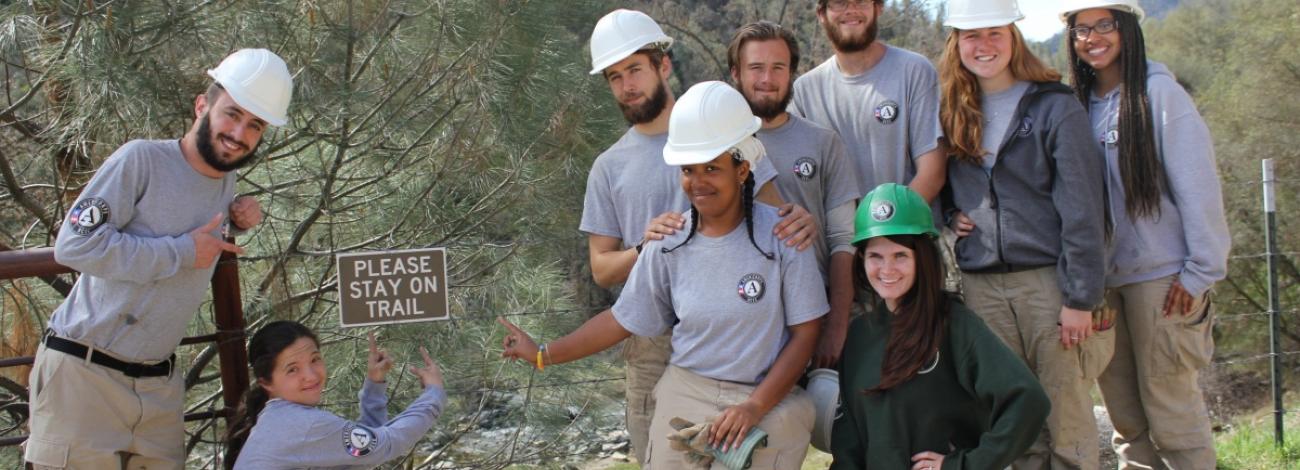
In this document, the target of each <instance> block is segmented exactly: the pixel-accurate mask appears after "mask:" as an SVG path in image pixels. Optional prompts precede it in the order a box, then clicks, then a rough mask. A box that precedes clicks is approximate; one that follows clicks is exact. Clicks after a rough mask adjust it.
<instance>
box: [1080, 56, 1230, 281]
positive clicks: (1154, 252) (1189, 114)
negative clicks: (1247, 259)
mask: <svg viewBox="0 0 1300 470" xmlns="http://www.w3.org/2000/svg"><path fill="white" fill-rule="evenodd" d="M1122 89H1123V88H1122V87H1120V88H1116V89H1114V90H1112V91H1111V92H1110V93H1107V94H1106V96H1102V97H1098V96H1091V97H1089V98H1090V100H1089V104H1088V112H1089V116H1091V118H1092V126H1093V127H1092V128H1093V133H1094V134H1095V135H1096V138H1097V142H1098V143H1099V144H1100V145H1101V146H1102V148H1103V149H1104V150H1105V152H1106V175H1107V184H1106V189H1107V190H1108V191H1109V193H1110V198H1109V201H1110V217H1111V222H1112V223H1113V224H1114V226H1115V232H1114V238H1113V239H1112V242H1111V254H1110V260H1109V262H1108V263H1107V269H1106V285H1107V286H1108V287H1115V286H1122V285H1127V284H1132V283H1136V282H1143V281H1150V280H1153V279H1159V278H1162V277H1165V276H1169V275H1171V274H1177V275H1178V281H1179V283H1181V284H1182V285H1183V288H1184V289H1187V292H1188V293H1189V294H1192V295H1193V296H1200V295H1201V294H1203V293H1205V291H1206V290H1208V289H1209V288H1210V286H1211V285H1213V284H1214V283H1215V282H1218V281H1219V280H1222V279H1223V277H1224V276H1225V275H1227V271H1228V250H1229V249H1230V247H1231V244H1232V237H1231V236H1229V235H1228V222H1227V220H1226V218H1225V217H1224V214H1223V190H1222V188H1221V185H1220V184H1219V173H1218V166H1217V165H1216V164H1215V160H1214V142H1213V140H1212V139H1211V136H1210V129H1209V128H1208V127H1206V126H1205V121H1204V120H1202V119H1201V115H1200V113H1198V112H1197V111H1196V105H1195V103H1193V102H1192V98H1191V97H1190V96H1188V95H1187V92H1186V91H1184V90H1183V87H1182V86H1180V85H1179V84H1178V82H1177V81H1176V80H1174V76H1173V74H1170V73H1169V70H1168V69H1166V68H1165V66H1164V65H1161V64H1159V63H1156V62H1150V61H1148V62H1147V97H1148V99H1149V100H1150V103H1151V117H1152V120H1153V121H1154V122H1153V123H1152V124H1153V126H1152V127H1153V128H1154V130H1155V144H1156V152H1157V153H1158V154H1159V157H1160V163H1161V167H1162V168H1163V170H1164V173H1165V181H1166V182H1167V183H1168V186H1167V187H1166V188H1165V191H1163V192H1162V193H1161V194H1160V215H1159V217H1143V218H1140V219H1136V220H1134V219H1133V218H1130V217H1129V214H1128V211H1127V209H1125V206H1124V197H1125V191H1124V181H1123V179H1122V177H1121V176H1120V172H1119V145H1118V144H1119V139H1120V138H1122V136H1120V135H1119V108H1120V106H1119V103H1120V90H1122Z"/></svg>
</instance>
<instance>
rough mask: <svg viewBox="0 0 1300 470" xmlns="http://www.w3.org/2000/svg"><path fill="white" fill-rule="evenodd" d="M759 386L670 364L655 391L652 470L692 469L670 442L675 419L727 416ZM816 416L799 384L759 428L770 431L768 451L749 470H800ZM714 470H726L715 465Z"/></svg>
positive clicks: (763, 450)
mask: <svg viewBox="0 0 1300 470" xmlns="http://www.w3.org/2000/svg"><path fill="white" fill-rule="evenodd" d="M755 388H756V387H755V386H753V385H744V384H738V383H734V382H724V381H721V380H714V379H710V378H708V377H704V376H700V375H698V374H695V373H694V372H691V371H688V370H686V369H683V368H681V367H677V366H668V370H667V372H664V377H663V380H660V381H659V385H658V386H657V387H655V397H656V398H658V401H659V406H658V407H656V408H655V414H654V421H653V423H652V424H651V425H650V452H649V454H650V460H649V461H647V462H646V464H647V466H646V468H649V469H650V470H682V469H687V468H692V467H691V465H690V464H689V463H688V462H687V461H686V454H685V453H684V452H682V451H679V450H673V449H672V448H671V447H670V446H669V444H668V434H669V433H671V432H673V429H672V427H671V426H669V425H668V421H670V420H671V419H672V418H673V417H680V418H682V419H685V420H687V421H691V422H694V423H699V422H701V421H704V420H705V419H707V418H712V417H714V416H717V415H720V414H722V412H723V411H725V410H726V409H727V408H729V407H731V406H732V405H737V404H739V403H741V402H743V401H745V400H746V399H748V398H749V395H750V394H751V393H754V389H755ZM815 418H816V411H815V409H814V405H813V401H812V397H810V396H808V393H807V392H805V391H804V389H803V388H801V387H799V386H797V385H796V386H794V388H792V389H790V393H788V394H786V396H785V398H784V399H782V400H781V403H778V404H777V405H776V407H773V408H772V411H769V412H767V415H766V416H763V419H762V421H759V423H758V427H759V428H760V429H762V430H763V431H764V432H767V435H768V437H767V447H764V448H760V449H758V450H755V451H754V455H753V456H752V459H751V461H752V465H751V466H750V467H749V469H748V470H799V468H800V467H802V466H803V459H804V456H805V455H807V453H808V442H809V441H810V440H811V439H812V428H813V421H814V420H815ZM712 470H727V468H726V467H724V466H722V465H721V464H718V463H714V464H713V466H712Z"/></svg>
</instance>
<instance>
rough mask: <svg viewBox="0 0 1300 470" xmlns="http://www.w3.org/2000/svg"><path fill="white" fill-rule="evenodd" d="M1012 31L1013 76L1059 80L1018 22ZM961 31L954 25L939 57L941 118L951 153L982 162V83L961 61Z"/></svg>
mask: <svg viewBox="0 0 1300 470" xmlns="http://www.w3.org/2000/svg"><path fill="white" fill-rule="evenodd" d="M1007 29H1008V30H1009V31H1011V63H1010V64H1007V67H1008V68H1010V69H1011V76H1013V77H1015V78H1016V79H1017V80H1027V81H1031V82H1059V81H1061V74H1060V72H1057V71H1056V70H1053V69H1052V68H1051V67H1048V66H1047V65H1044V64H1043V62H1042V61H1040V60H1038V57H1037V56H1035V55H1034V53H1033V52H1031V51H1030V50H1029V46H1026V45H1025V38H1024V36H1022V35H1021V34H1020V29H1019V28H1016V25H1015V24H1010V25H1007ZM960 35H961V31H960V30H958V29H955V28H954V29H953V30H952V31H951V32H949V33H948V40H947V42H946V43H945V44H944V46H943V56H941V57H940V58H939V84H940V87H941V89H942V94H943V96H942V97H941V99H940V105H939V122H940V123H941V124H942V125H943V134H944V136H945V138H946V140H947V142H948V148H949V151H950V153H951V154H952V155H953V156H955V157H956V158H957V159H959V160H964V161H967V162H970V163H979V162H980V161H981V160H982V159H983V157H984V151H983V150H982V149H981V148H980V147H981V143H982V139H983V138H984V112H983V111H981V110H980V86H979V81H978V80H977V79H976V78H975V74H973V73H971V72H970V71H969V70H966V67H965V66H963V65H962V64H961V51H960V49H959V46H958V42H959V39H960Z"/></svg>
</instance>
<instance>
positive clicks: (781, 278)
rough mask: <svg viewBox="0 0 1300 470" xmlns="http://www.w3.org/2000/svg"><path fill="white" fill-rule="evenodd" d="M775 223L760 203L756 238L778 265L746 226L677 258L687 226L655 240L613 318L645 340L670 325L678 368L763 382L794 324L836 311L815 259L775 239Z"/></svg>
mask: <svg viewBox="0 0 1300 470" xmlns="http://www.w3.org/2000/svg"><path fill="white" fill-rule="evenodd" d="M777 221H778V218H777V215H776V208H773V207H771V206H768V205H765V204H761V203H759V204H755V205H754V239H755V240H757V242H758V246H759V247H761V248H762V249H763V250H764V251H766V252H768V253H773V254H774V255H775V259H771V260H769V259H767V258H765V257H763V255H762V254H759V252H758V249H756V248H754V246H753V245H752V244H751V243H750V241H749V235H748V233H747V232H746V229H745V223H744V222H741V223H740V224H739V225H737V226H736V229H735V230H732V231H731V232H730V233H728V234H726V235H723V236H720V237H707V236H704V235H701V234H698V233H697V234H695V236H694V237H693V238H691V240H690V243H687V244H686V245H684V246H681V247H680V248H677V249H676V250H674V251H672V252H669V253H664V252H663V251H662V249H663V248H671V247H676V246H678V245H679V244H681V243H682V241H683V240H685V239H686V237H687V234H688V233H689V230H690V227H689V226H688V227H687V230H681V231H678V232H677V233H676V234H674V235H672V236H669V237H666V238H665V239H663V240H659V241H652V242H650V243H648V244H647V245H646V247H645V250H644V251H642V252H641V256H640V258H639V259H637V262H636V265H635V266H634V267H633V268H632V274H631V275H630V276H629V277H628V281H627V284H625V285H624V287H623V294H622V295H620V296H619V298H618V302H616V303H615V304H614V308H613V310H614V318H615V319H616V320H617V321H618V323H619V324H620V325H622V326H623V328H626V329H627V330H628V331H630V332H632V334H635V335H639V336H656V335H660V334H663V333H664V332H666V331H668V329H669V328H672V332H673V340H672V346H673V355H672V358H671V359H670V360H669V362H670V363H671V364H673V365H675V366H678V367H682V368H685V369H689V370H690V371H692V372H695V373H696V374H700V375H702V376H705V377H709V378H713V379H716V380H725V381H728V382H738V383H746V384H753V383H758V382H759V381H761V380H762V378H763V377H764V376H765V375H766V374H767V371H768V369H769V368H771V367H772V363H773V362H775V361H776V357H777V355H778V354H780V352H781V349H782V348H783V347H784V346H785V343H786V342H787V341H788V340H789V332H788V331H787V329H786V327H788V326H791V325H798V324H801V323H805V322H808V321H811V320H814V319H817V318H819V317H821V316H822V315H825V314H826V312H827V311H828V310H830V305H829V304H827V302H826V287H825V284H824V283H823V282H822V278H821V274H820V273H819V272H818V271H817V260H816V257H815V256H813V254H812V253H810V252H808V251H803V252H799V251H797V250H795V249H794V248H791V247H787V246H786V245H785V244H784V243H780V242H779V240H778V239H777V238H776V236H775V235H773V234H772V227H773V226H774V225H775V224H776V223H777ZM688 224H689V222H688ZM674 323H676V325H675V326H674Z"/></svg>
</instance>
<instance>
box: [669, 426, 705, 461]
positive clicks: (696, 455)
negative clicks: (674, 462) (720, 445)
mask: <svg viewBox="0 0 1300 470" xmlns="http://www.w3.org/2000/svg"><path fill="white" fill-rule="evenodd" d="M712 424H713V419H712V418H709V419H706V420H704V421H703V422H701V423H700V424H695V423H692V422H690V421H687V420H685V419H682V418H678V417H673V419H671V420H669V421H668V426H669V427H671V428H673V431H672V432H670V433H668V446H669V447H670V448H672V449H673V450H676V451H679V452H685V453H686V462H687V463H689V464H690V465H691V467H692V468H702V469H707V468H709V466H710V465H712V464H713V448H712V447H709V427H710V426H711V425H712Z"/></svg>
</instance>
